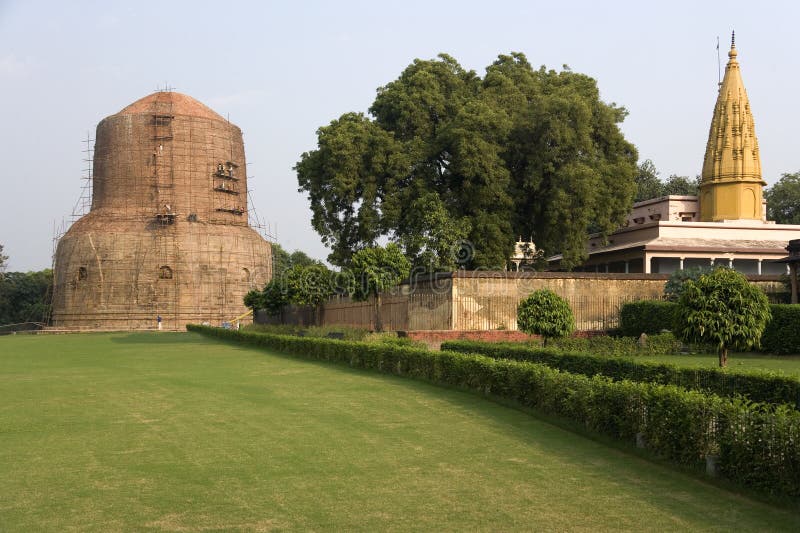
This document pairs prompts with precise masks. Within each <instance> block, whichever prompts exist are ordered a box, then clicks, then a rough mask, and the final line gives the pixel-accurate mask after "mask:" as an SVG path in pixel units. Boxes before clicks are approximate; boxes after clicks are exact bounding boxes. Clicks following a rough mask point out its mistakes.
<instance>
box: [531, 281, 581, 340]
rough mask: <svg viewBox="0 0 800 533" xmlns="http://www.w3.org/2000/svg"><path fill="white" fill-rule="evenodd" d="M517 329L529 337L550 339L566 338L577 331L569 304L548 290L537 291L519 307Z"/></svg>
mask: <svg viewBox="0 0 800 533" xmlns="http://www.w3.org/2000/svg"><path fill="white" fill-rule="evenodd" d="M517 327H518V328H519V329H520V330H522V331H524V332H525V333H527V334H529V335H541V336H542V338H543V340H544V346H547V341H548V339H554V338H558V337H566V336H567V335H569V334H570V333H572V332H573V331H574V330H575V318H574V317H573V315H572V309H570V307H569V303H568V302H567V301H566V300H565V299H564V298H562V297H560V296H559V295H557V294H556V293H554V292H553V291H551V290H548V289H541V290H538V291H535V292H534V293H533V294H531V295H530V296H528V297H527V298H525V299H524V300H522V301H521V302H520V303H519V306H518V307H517Z"/></svg>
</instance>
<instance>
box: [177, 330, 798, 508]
mask: <svg viewBox="0 0 800 533" xmlns="http://www.w3.org/2000/svg"><path fill="white" fill-rule="evenodd" d="M187 329H189V330H190V331H197V332H200V333H203V334H204V335H209V336H213V337H217V338H220V339H226V340H230V341H235V342H240V343H246V344H250V345H253V346H259V347H264V348H269V349H271V350H274V351H277V352H281V353H285V354H291V355H296V356H299V357H303V358H306V359H312V360H321V361H329V362H335V363H340V364H346V365H350V366H352V367H357V368H364V369H371V370H376V371H378V372H383V373H386V374H395V375H399V376H406V377H411V378H417V379H424V380H428V381H431V382H434V383H438V384H443V385H449V386H455V387H461V388H464V389H469V390H473V391H477V392H480V393H482V394H486V395H492V396H495V397H499V398H503V399H506V400H512V401H516V402H519V403H520V404H522V405H524V406H528V407H533V408H536V409H537V410H540V411H542V412H546V413H549V414H552V415H557V416H561V417H565V418H568V419H570V420H573V421H575V422H578V423H580V424H582V425H584V426H585V427H586V428H587V429H589V430H591V431H597V432H600V433H604V434H606V435H610V436H612V437H616V438H621V439H625V440H628V441H632V440H633V439H634V438H635V437H636V436H637V435H640V436H641V437H642V438H643V439H644V440H645V442H646V443H647V446H648V448H650V449H652V450H653V451H654V452H655V453H657V454H658V455H660V456H662V457H664V458H667V459H669V460H672V461H674V462H676V463H679V464H683V465H689V466H693V467H698V466H699V465H701V464H702V462H703V460H704V458H705V457H706V456H707V455H717V456H718V457H719V463H718V465H719V470H720V474H721V475H722V476H724V477H726V478H728V479H730V480H731V481H733V482H736V483H740V484H742V485H746V486H749V487H753V488H755V489H758V490H762V491H765V492H768V493H772V494H779V495H786V496H790V497H792V498H797V497H800V481H798V480H800V438H798V437H799V436H800V412H797V411H795V410H793V409H788V408H781V409H771V408H767V407H765V406H763V405H760V404H752V403H749V402H746V401H744V400H742V399H731V398H723V397H720V396H716V395H707V394H703V393H701V392H698V391H687V390H685V389H682V388H679V387H675V386H672V385H659V384H655V383H640V382H632V381H627V380H624V381H618V382H617V381H612V380H611V379H609V378H607V377H604V376H600V375H596V376H593V377H588V376H584V375H579V374H570V373H567V372H561V371H559V370H556V369H553V368H550V367H548V366H546V365H542V364H534V363H528V362H520V361H511V360H507V359H492V358H489V357H483V356H480V355H471V354H462V353H455V352H448V351H443V352H430V351H427V350H424V349H419V348H411V347H405V346H392V345H375V344H373V345H370V344H365V343H359V342H351V341H337V340H329V339H312V338H300V337H289V336H282V335H269V334H259V333H254V332H242V331H234V330H225V329H217V328H210V327H204V326H187Z"/></svg>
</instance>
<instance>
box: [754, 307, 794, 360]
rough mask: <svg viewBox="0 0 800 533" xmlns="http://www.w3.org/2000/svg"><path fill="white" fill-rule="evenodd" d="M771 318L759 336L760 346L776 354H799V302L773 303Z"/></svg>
mask: <svg viewBox="0 0 800 533" xmlns="http://www.w3.org/2000/svg"><path fill="white" fill-rule="evenodd" d="M770 310H771V311H772V320H771V321H770V323H769V324H767V328H766V329H765V330H764V334H763V335H762V336H761V348H762V349H763V350H764V351H766V352H770V353H776V354H800V304H793V305H789V304H773V305H771V306H770Z"/></svg>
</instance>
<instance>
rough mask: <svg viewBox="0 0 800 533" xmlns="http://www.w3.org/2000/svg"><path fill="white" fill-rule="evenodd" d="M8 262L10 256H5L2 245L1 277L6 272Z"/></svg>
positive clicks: (0, 245) (0, 248)
mask: <svg viewBox="0 0 800 533" xmlns="http://www.w3.org/2000/svg"><path fill="white" fill-rule="evenodd" d="M6 261H8V256H7V255H3V245H2V244H0V277H2V275H3V273H4V272H5V271H6Z"/></svg>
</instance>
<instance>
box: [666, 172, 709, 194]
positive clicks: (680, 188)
mask: <svg viewBox="0 0 800 533" xmlns="http://www.w3.org/2000/svg"><path fill="white" fill-rule="evenodd" d="M699 189H700V176H695V178H694V179H691V178H689V177H687V176H676V175H675V174H672V175H671V176H670V177H669V178H667V181H665V182H664V188H663V190H662V194H661V196H669V195H673V194H674V195H677V196H697V195H698V191H699Z"/></svg>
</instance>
